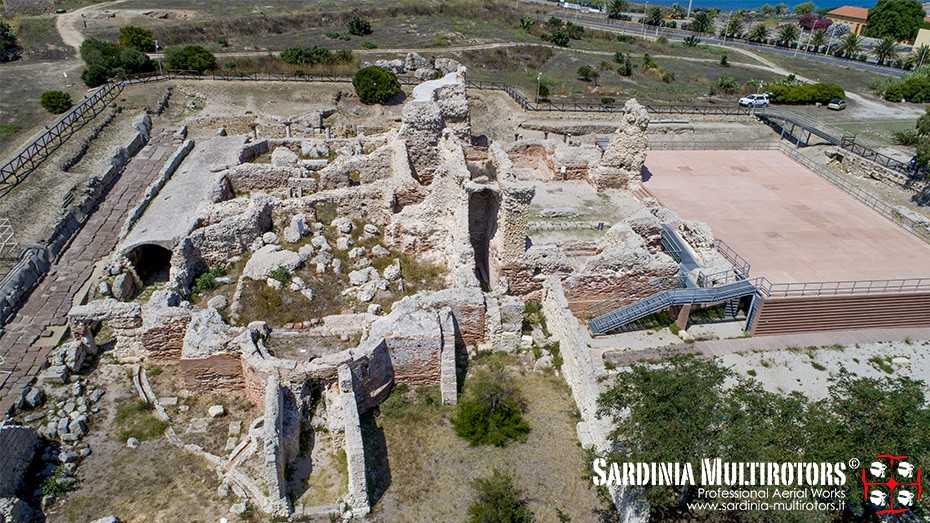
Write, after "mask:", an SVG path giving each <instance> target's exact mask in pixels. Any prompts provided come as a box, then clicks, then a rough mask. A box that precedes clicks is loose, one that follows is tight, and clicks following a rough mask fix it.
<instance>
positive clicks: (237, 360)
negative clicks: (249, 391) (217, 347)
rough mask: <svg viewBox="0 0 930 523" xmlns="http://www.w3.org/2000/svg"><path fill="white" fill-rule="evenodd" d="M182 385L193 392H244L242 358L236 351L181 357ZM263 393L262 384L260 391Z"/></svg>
mask: <svg viewBox="0 0 930 523" xmlns="http://www.w3.org/2000/svg"><path fill="white" fill-rule="evenodd" d="M180 367H181V376H182V377H183V378H184V386H185V387H187V388H188V389H190V390H192V391H195V392H229V393H237V394H245V393H246V383H245V377H244V374H243V371H242V358H241V356H240V354H239V353H238V352H218V353H215V354H211V355H210V356H207V357H205V358H182V359H181V360H180ZM261 394H264V386H262V392H261Z"/></svg>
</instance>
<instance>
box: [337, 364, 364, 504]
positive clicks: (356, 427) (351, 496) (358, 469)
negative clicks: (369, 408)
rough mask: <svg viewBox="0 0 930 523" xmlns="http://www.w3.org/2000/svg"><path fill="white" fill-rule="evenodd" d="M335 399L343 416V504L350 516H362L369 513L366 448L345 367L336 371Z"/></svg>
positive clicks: (353, 391) (351, 382) (351, 378)
mask: <svg viewBox="0 0 930 523" xmlns="http://www.w3.org/2000/svg"><path fill="white" fill-rule="evenodd" d="M337 397H338V401H339V403H340V404H341V407H342V412H343V416H344V418H343V434H344V440H345V447H344V448H345V452H346V461H347V463H348V469H349V492H348V494H347V495H346V503H347V504H348V505H349V506H351V507H352V514H353V515H355V516H364V515H365V514H367V513H368V512H369V510H370V505H369V500H368V485H367V480H366V475H365V444H364V441H363V439H362V427H361V422H360V421H359V412H358V408H357V406H356V403H355V401H356V400H355V398H356V392H355V390H354V388H353V377H352V371H351V370H350V369H349V367H348V366H347V365H343V366H341V367H339V384H338V396H337Z"/></svg>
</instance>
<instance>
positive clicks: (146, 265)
mask: <svg viewBox="0 0 930 523" xmlns="http://www.w3.org/2000/svg"><path fill="white" fill-rule="evenodd" d="M126 258H127V259H128V260H129V262H130V263H132V267H133V269H134V270H135V271H136V274H137V275H138V276H139V279H140V280H142V284H143V285H150V284H152V283H157V282H166V281H168V277H169V274H170V271H171V251H170V250H168V249H166V248H164V247H162V246H160V245H155V244H151V243H144V244H142V245H137V246H136V247H133V248H132V249H131V250H130V251H129V252H128V253H126Z"/></svg>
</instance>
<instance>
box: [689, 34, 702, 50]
mask: <svg viewBox="0 0 930 523" xmlns="http://www.w3.org/2000/svg"><path fill="white" fill-rule="evenodd" d="M699 43H701V39H700V38H698V37H696V36H694V35H691V36H689V37H687V38H685V47H697V45H698V44H699Z"/></svg>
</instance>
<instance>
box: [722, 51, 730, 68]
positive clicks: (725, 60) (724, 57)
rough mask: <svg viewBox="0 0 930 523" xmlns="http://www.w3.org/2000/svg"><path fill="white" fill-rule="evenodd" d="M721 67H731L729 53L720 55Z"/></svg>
mask: <svg viewBox="0 0 930 523" xmlns="http://www.w3.org/2000/svg"><path fill="white" fill-rule="evenodd" d="M720 67H730V60H729V59H728V58H727V53H723V54H722V55H720Z"/></svg>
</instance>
